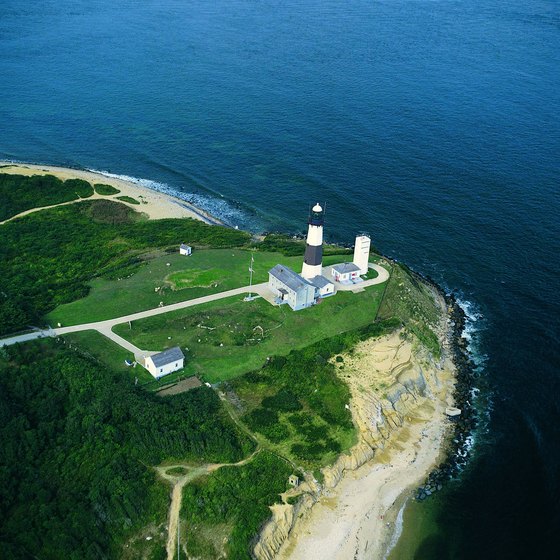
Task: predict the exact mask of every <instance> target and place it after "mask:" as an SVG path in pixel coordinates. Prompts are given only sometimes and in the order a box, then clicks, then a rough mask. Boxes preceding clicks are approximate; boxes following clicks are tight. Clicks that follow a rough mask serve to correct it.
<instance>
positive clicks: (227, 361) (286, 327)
mask: <svg viewBox="0 0 560 560" xmlns="http://www.w3.org/2000/svg"><path fill="white" fill-rule="evenodd" d="M383 290H384V286H383V284H381V285H378V286H372V287H370V288H367V289H366V290H365V291H363V292H361V293H358V294H353V293H351V292H340V293H338V294H337V295H336V296H335V297H332V298H327V299H325V300H324V301H323V302H322V303H321V304H319V305H316V306H314V307H311V308H308V309H304V310H301V311H297V312H294V311H292V310H291V309H290V308H289V307H287V306H281V307H276V306H273V305H271V304H270V303H268V302H267V301H265V300H263V299H256V300H254V301H252V302H244V301H242V298H241V297H240V296H236V297H232V298H227V299H223V300H219V301H215V302H212V303H208V304H203V305H200V306H195V307H192V308H187V309H184V310H180V311H175V312H170V313H165V314H162V315H158V316H156V317H150V318H148V319H142V320H139V321H134V322H133V323H132V330H130V329H129V326H128V324H125V325H117V326H116V327H115V329H114V330H115V332H116V333H118V334H119V335H120V336H122V337H124V338H125V339H127V340H130V341H131V342H133V343H134V344H136V345H137V346H138V347H140V348H142V349H145V350H163V349H165V348H170V347H171V346H177V345H178V346H180V347H181V348H182V349H186V348H188V351H186V360H185V372H186V373H190V374H197V375H199V376H202V378H203V379H204V380H205V381H209V382H212V383H214V382H218V381H223V380H226V379H231V378H233V377H236V376H238V375H241V374H243V373H246V372H248V371H252V370H255V369H258V368H260V367H261V366H262V365H263V364H264V363H265V361H266V358H267V357H268V356H273V355H286V354H288V353H289V352H290V351H291V350H293V349H295V348H303V347H305V346H308V345H310V344H313V343H314V342H317V341H319V340H322V339H324V338H328V337H331V336H333V335H336V334H339V333H342V332H346V331H351V330H354V329H357V328H359V327H361V326H364V325H367V324H369V323H371V322H372V321H373V320H374V319H375V317H376V314H377V309H378V307H379V304H380V302H381V296H382V293H383ZM261 329H262V330H261ZM199 341H200V342H199Z"/></svg>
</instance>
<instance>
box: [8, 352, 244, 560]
mask: <svg viewBox="0 0 560 560" xmlns="http://www.w3.org/2000/svg"><path fill="white" fill-rule="evenodd" d="M0 353H1V356H0V441H2V445H1V446H0V465H1V468H0V503H1V504H2V507H1V508H0V551H1V556H2V558H4V559H6V560H23V559H27V558H30V557H35V558H41V559H43V560H51V559H52V560H60V559H61V558H68V559H71V560H74V559H76V560H78V559H79V560H84V559H99V558H106V557H107V556H111V557H119V556H120V554H119V552H118V551H119V550H120V547H121V546H122V544H123V542H124V539H125V538H127V537H128V536H130V535H131V534H133V533H134V532H136V531H138V530H139V529H140V528H142V527H144V526H145V525H146V524H147V523H149V522H151V521H154V522H156V523H161V522H165V519H166V515H167V507H168V495H169V488H168V487H167V486H165V485H163V484H162V483H160V482H157V481H156V478H155V472H154V471H153V470H152V469H151V468H150V467H151V466H153V465H157V464H159V463H160V462H161V461H163V460H164V459H170V460H183V461H185V460H186V461H192V462H194V463H196V462H235V461H239V460H240V459H242V458H243V457H244V456H246V455H248V454H249V453H250V452H251V451H252V450H253V448H254V444H253V442H252V441H251V440H249V439H248V438H247V437H246V436H245V435H243V434H242V433H241V432H240V431H239V430H238V428H237V427H236V426H235V425H234V424H233V423H232V422H231V420H230V418H229V416H228V415H227V413H225V411H224V409H223V407H222V405H221V403H220V401H219V399H218V397H217V396H216V394H215V393H214V392H213V391H212V390H211V389H208V388H206V387H202V388H200V389H195V390H192V391H189V392H187V393H183V394H180V395H176V396H173V397H165V398H162V397H158V396H156V395H153V394H151V393H148V392H145V391H143V390H141V389H139V388H136V387H134V385H132V384H131V383H130V380H129V378H128V377H127V376H124V375H122V374H121V373H115V372H113V371H112V370H109V369H106V368H103V367H101V366H99V365H98V364H97V363H96V362H94V361H91V360H88V359H85V358H83V357H82V356H80V355H78V354H76V353H75V352H73V351H71V350H68V349H66V348H64V345H63V344H62V343H60V342H58V343H57V342H56V341H43V342H41V343H39V342H35V343H29V344H26V345H25V346H15V347H9V348H7V349H2V350H0ZM14 373H16V374H14Z"/></svg>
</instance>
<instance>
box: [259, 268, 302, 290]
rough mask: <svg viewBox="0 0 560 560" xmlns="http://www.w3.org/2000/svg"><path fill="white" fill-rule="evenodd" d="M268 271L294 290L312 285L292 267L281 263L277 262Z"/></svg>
mask: <svg viewBox="0 0 560 560" xmlns="http://www.w3.org/2000/svg"><path fill="white" fill-rule="evenodd" d="M268 273H269V274H271V275H272V276H274V278H276V279H277V280H279V281H280V282H282V284H284V286H287V287H288V288H290V290H293V291H294V292H299V291H300V290H301V289H303V288H305V287H307V286H311V284H310V283H309V282H308V281H307V280H305V279H304V278H302V277H301V276H300V275H299V274H297V273H296V272H294V271H293V270H292V269H291V268H289V267H287V266H283V265H281V264H277V265H276V266H275V267H274V268H271V269H270V270H269V271H268Z"/></svg>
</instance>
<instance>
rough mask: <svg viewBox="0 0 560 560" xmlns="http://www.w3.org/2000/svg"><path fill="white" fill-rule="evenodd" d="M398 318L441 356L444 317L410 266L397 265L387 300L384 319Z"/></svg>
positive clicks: (393, 270)
mask: <svg viewBox="0 0 560 560" xmlns="http://www.w3.org/2000/svg"><path fill="white" fill-rule="evenodd" d="M391 317H397V318H398V319H400V320H401V321H402V323H403V324H404V325H406V327H407V328H408V329H410V330H411V331H412V332H413V333H414V334H415V335H416V336H417V337H418V339H419V340H420V342H422V344H424V346H426V348H428V350H430V351H431V352H432V353H433V354H434V356H436V357H439V356H440V353H441V351H440V347H439V342H438V337H437V335H436V334H435V333H436V326H437V323H438V322H439V320H440V311H439V309H438V308H437V306H436V304H435V301H434V296H433V294H432V292H431V291H430V290H429V288H427V287H426V285H425V284H424V283H422V282H421V281H419V280H418V278H417V277H416V276H415V275H414V274H413V273H411V272H410V271H409V270H408V269H407V267H406V266H404V265H402V264H398V263H396V264H394V265H393V267H392V271H391V277H390V278H389V281H388V283H387V290H386V293H385V297H384V298H383V303H382V305H381V307H380V309H379V318H380V319H389V318H391Z"/></svg>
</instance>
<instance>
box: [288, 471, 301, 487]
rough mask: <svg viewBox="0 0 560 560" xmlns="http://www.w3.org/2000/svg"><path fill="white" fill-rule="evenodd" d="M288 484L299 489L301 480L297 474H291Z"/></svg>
mask: <svg viewBox="0 0 560 560" xmlns="http://www.w3.org/2000/svg"><path fill="white" fill-rule="evenodd" d="M288 484H289V485H290V486H293V487H294V488H297V487H298V486H299V478H298V477H297V476H296V475H295V474H291V475H290V478H288Z"/></svg>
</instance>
